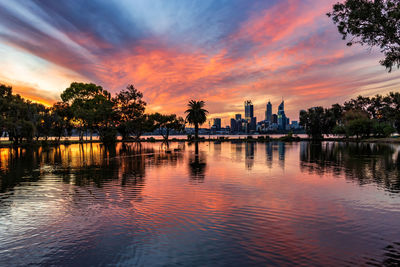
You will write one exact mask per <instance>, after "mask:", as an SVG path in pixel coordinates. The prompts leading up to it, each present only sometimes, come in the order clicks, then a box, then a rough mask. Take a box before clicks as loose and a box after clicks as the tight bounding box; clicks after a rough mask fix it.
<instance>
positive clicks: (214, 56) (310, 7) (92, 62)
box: [0, 0, 400, 124]
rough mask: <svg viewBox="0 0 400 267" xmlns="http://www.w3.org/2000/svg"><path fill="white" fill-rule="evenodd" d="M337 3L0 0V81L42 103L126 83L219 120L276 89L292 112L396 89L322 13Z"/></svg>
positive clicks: (164, 108)
mask: <svg viewBox="0 0 400 267" xmlns="http://www.w3.org/2000/svg"><path fill="white" fill-rule="evenodd" d="M336 2H337V0H333V1H331V0H318V1H316V0H281V1H274V0H268V1H249V0H226V1H222V0H221V1H207V0H199V1H182V0H177V1H174V0H168V1H161V0H160V1H156V0H152V1H149V0H135V1H133V0H90V1H89V0H87V1H78V0H68V1H67V0H66V1H54V0H40V1H39V0H38V1H31V0H21V1H17V0H15V1H9V0H0V62H1V66H2V69H1V71H0V83H5V84H9V85H12V86H13V88H14V91H15V92H16V93H20V94H21V95H22V96H24V97H26V98H29V99H32V100H35V101H40V102H42V103H47V104H51V103H53V102H55V101H57V100H59V95H60V92H62V91H63V90H64V89H65V88H67V87H68V85H69V84H70V83H71V82H73V81H81V82H94V83H96V84H99V85H102V86H103V87H104V88H105V89H107V90H109V91H111V92H113V93H115V92H117V91H119V90H121V89H123V88H125V87H126V85H128V84H130V83H133V84H134V85H135V86H136V87H137V88H138V89H139V90H141V91H142V92H143V93H144V97H145V100H146V101H147V102H148V111H149V112H153V111H158V112H162V113H177V114H179V115H183V111H184V110H185V108H186V107H185V105H186V103H187V102H188V100H190V99H202V100H205V101H206V104H207V108H208V110H209V111H210V113H211V117H222V118H223V122H224V124H227V123H228V118H229V117H230V116H233V114H234V113H243V102H244V101H245V100H246V99H250V100H252V101H253V103H254V104H255V115H256V116H257V119H258V120H261V119H264V112H265V104H266V102H267V101H268V100H269V99H270V100H271V102H272V104H273V112H274V113H275V112H276V110H277V107H278V104H279V102H280V101H281V99H282V98H284V100H285V104H286V111H287V114H288V116H289V117H290V119H294V120H297V119H298V113H299V110H300V109H305V108H308V107H311V106H317V105H322V106H329V105H331V104H333V103H336V102H339V103H343V101H344V100H347V99H349V98H351V97H354V96H357V95H359V94H363V95H375V94H377V93H380V94H384V93H387V92H389V91H394V90H396V91H398V90H399V87H398V84H399V82H400V75H399V71H397V70H394V71H393V72H392V73H387V72H386V70H385V68H384V67H382V66H380V65H379V62H378V61H379V59H380V58H381V57H382V55H381V54H380V53H379V52H378V51H375V50H371V49H369V48H368V47H361V46H353V47H347V46H346V42H345V41H343V40H342V39H341V36H340V35H339V33H338V32H337V30H336V27H335V26H334V25H333V23H332V21H331V20H330V19H329V18H328V17H327V16H326V13H327V12H328V11H330V9H331V7H332V4H333V3H336Z"/></svg>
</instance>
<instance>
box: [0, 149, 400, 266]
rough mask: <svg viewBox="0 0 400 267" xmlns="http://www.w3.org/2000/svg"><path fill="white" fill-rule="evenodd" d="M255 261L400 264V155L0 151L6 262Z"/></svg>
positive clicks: (0, 258) (0, 231) (0, 239)
mask: <svg viewBox="0 0 400 267" xmlns="http://www.w3.org/2000/svg"><path fill="white" fill-rule="evenodd" d="M175 148H176V149H175ZM196 152H198V153H196ZM250 264H252V265H266V264H268V265H285V266H287V265H295V264H302V265H331V266H343V265H387V266H392V265H398V264H400V146H399V145H377V144H355V143H353V144H344V143H333V142H332V143H331V142H326V143H322V144H310V143H307V142H302V143H293V144H284V143H268V144H264V143H219V144H218V143H212V142H211V143H208V142H206V143H201V144H199V145H198V146H197V147H196V145H195V144H187V143H186V144H183V143H171V144H170V147H169V151H166V147H165V146H161V145H160V144H159V143H154V144H152V143H148V144H142V146H138V145H135V144H128V145H122V144H118V145H116V146H115V147H112V148H105V147H103V146H101V145H99V144H93V145H89V144H84V145H70V146H61V147H59V148H50V149H48V150H43V149H33V150H26V149H17V150H10V149H0V265H1V266H24V265H69V266H88V265H138V266H158V265H181V266H194V265H201V266H205V265H207V266H220V265H225V266H240V265H250Z"/></svg>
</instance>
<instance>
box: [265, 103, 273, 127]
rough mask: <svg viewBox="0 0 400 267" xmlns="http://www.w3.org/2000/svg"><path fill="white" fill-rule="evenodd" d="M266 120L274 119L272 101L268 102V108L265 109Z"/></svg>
mask: <svg viewBox="0 0 400 267" xmlns="http://www.w3.org/2000/svg"><path fill="white" fill-rule="evenodd" d="M265 120H266V121H268V122H271V121H272V104H271V102H270V101H268V103H267V109H266V111H265Z"/></svg>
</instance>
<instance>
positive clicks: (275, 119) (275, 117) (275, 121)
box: [272, 114, 278, 123]
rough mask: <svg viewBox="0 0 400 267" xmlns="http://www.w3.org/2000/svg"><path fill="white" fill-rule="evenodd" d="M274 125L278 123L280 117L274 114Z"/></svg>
mask: <svg viewBox="0 0 400 267" xmlns="http://www.w3.org/2000/svg"><path fill="white" fill-rule="evenodd" d="M272 123H278V115H276V114H272Z"/></svg>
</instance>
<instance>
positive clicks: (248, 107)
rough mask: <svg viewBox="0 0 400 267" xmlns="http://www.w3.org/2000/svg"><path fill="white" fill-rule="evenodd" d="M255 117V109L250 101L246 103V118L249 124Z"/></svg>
mask: <svg viewBox="0 0 400 267" xmlns="http://www.w3.org/2000/svg"><path fill="white" fill-rule="evenodd" d="M253 117H254V107H253V104H252V103H251V101H250V100H246V101H245V102H244V118H245V120H247V122H250V121H251V118H253Z"/></svg>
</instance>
